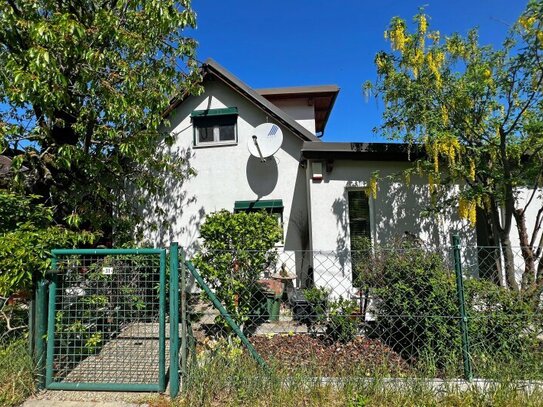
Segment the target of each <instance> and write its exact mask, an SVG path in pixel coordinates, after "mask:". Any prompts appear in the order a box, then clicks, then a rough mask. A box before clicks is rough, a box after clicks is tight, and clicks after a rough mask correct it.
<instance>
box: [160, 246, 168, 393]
mask: <svg viewBox="0 0 543 407" xmlns="http://www.w3.org/2000/svg"><path fill="white" fill-rule="evenodd" d="M159 284H160V285H159V290H160V296H159V298H158V301H159V303H158V352H159V353H158V387H159V389H160V391H164V390H165V389H166V330H165V328H166V292H165V291H166V249H161V250H160V281H159Z"/></svg>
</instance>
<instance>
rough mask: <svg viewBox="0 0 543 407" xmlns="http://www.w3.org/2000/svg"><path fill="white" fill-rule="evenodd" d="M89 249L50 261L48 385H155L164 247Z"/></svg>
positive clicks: (161, 352) (160, 362)
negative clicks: (53, 268) (52, 264)
mask: <svg viewBox="0 0 543 407" xmlns="http://www.w3.org/2000/svg"><path fill="white" fill-rule="evenodd" d="M94 252H95V253H96V254H92V251H90V252H89V253H87V252H85V250H79V251H78V250H74V251H66V253H65V254H64V255H57V256H56V257H55V259H54V260H55V263H56V267H55V269H56V270H54V274H53V275H52V281H51V284H50V287H49V290H50V291H49V292H50V297H49V302H50V303H49V321H48V326H49V328H48V329H49V332H48V349H47V357H48V360H47V369H48V372H47V376H48V387H49V388H52V387H54V385H55V384H59V386H60V387H59V388H69V387H70V384H77V385H78V386H80V385H81V383H85V384H90V385H91V387H92V385H95V386H97V385H98V384H101V385H104V386H105V387H104V388H103V389H106V387H107V386H110V387H111V386H113V387H115V386H130V385H139V386H141V385H144V386H145V385H147V386H155V385H159V383H160V382H163V381H164V380H163V377H164V363H165V361H164V359H165V345H166V343H165V315H164V309H165V289H166V287H165V252H164V251H161V250H153V249H149V250H148V251H147V252H145V249H144V250H143V251H141V250H139V251H138V250H132V251H130V250H126V251H122V250H121V251H118V252H117V253H116V252H115V250H110V251H107V250H105V251H103V252H102V253H100V250H96V251H94ZM161 252H162V253H161ZM113 387H111V389H114V388H113ZM118 388H119V389H127V390H129V388H128V387H126V388H125V387H118ZM96 389H97V390H98V389H99V388H98V387H96ZM134 389H136V388H134ZM149 389H151V387H149Z"/></svg>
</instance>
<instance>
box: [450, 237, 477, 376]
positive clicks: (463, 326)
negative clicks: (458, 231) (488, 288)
mask: <svg viewBox="0 0 543 407" xmlns="http://www.w3.org/2000/svg"><path fill="white" fill-rule="evenodd" d="M452 244H453V254H454V272H455V274H456V293H457V295H458V308H459V311H460V331H461V335H462V359H463V363H464V378H465V379H466V380H468V381H472V380H473V372H472V368H471V358H470V350H469V333H468V316H467V314H466V304H465V300H464V279H463V276H462V258H461V255H460V237H459V236H458V235H453V236H452Z"/></svg>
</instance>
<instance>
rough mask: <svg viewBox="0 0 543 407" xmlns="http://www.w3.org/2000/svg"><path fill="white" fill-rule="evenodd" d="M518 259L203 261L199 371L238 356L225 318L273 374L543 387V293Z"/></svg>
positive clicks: (282, 256) (196, 329)
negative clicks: (535, 382)
mask: <svg viewBox="0 0 543 407" xmlns="http://www.w3.org/2000/svg"><path fill="white" fill-rule="evenodd" d="M512 253H513V257H511V256H504V255H503V252H502V251H501V250H500V249H499V248H472V247H459V246H455V247H452V246H451V247H440V248H437V249H436V248H428V247H423V246H422V245H420V244H419V243H418V242H407V243H406V242H404V243H403V244H401V245H398V246H396V247H387V248H385V247H371V245H367V247H366V248H365V249H363V250H357V251H352V252H351V251H286V250H282V249H276V250H271V251H266V252H258V251H236V252H232V251H220V252H219V251H216V252H212V253H207V252H201V253H198V254H197V255H196V256H195V257H194V259H192V262H193V263H194V265H195V269H196V270H197V271H198V273H199V274H200V275H201V276H202V279H203V282H205V284H206V285H207V287H208V288H209V290H208V292H207V293H206V292H203V291H202V290H201V284H195V283H194V281H192V283H191V282H190V281H189V283H188V285H187V287H188V288H187V290H189V292H190V295H189V300H188V301H189V308H188V311H189V319H190V320H191V321H192V322H191V331H192V336H193V339H192V340H191V341H189V343H192V344H193V353H194V354H195V355H196V360H200V361H201V360H205V359H208V358H209V357H213V355H216V354H217V353H221V352H222V354H224V352H225V349H229V350H228V351H227V353H228V352H234V351H233V350H232V349H233V348H232V343H233V339H232V338H234V337H235V336H236V335H235V332H234V330H233V329H232V327H231V324H229V323H227V321H226V319H225V312H224V311H226V312H227V313H228V317H231V319H232V320H233V321H235V322H236V324H237V325H238V326H239V327H240V329H241V330H242V332H243V334H244V336H246V337H247V338H248V339H249V341H250V343H251V344H252V346H253V347H254V348H255V349H256V351H257V352H258V354H259V355H260V356H261V357H262V358H263V359H264V360H265V361H266V362H267V364H268V365H272V366H274V367H276V368H277V369H279V370H282V371H285V372H287V373H292V372H294V371H297V370H300V369H302V370H304V371H305V372H307V373H308V374H312V375H314V376H352V375H357V376H360V375H363V376H375V375H383V376H392V377H409V376H416V377H439V378H458V377H468V378H469V377H471V376H473V377H481V378H500V379H503V378H506V377H507V378H512V379H528V380H532V379H543V348H542V346H543V336H542V335H541V334H542V329H543V318H542V315H541V286H540V285H539V283H538V280H537V278H533V279H532V278H530V279H527V278H525V276H524V275H523V274H524V273H525V272H526V270H527V269H526V267H525V262H524V258H523V256H522V252H521V250H520V249H519V248H515V249H513V250H512ZM507 272H509V273H510V272H513V273H514V275H515V278H516V280H517V281H518V282H519V284H520V285H521V289H520V290H516V289H514V288H511V287H510V286H508V283H507V279H508V277H507V275H506V273H507ZM189 274H190V273H189ZM523 277H524V278H523ZM523 281H524V282H526V281H531V284H530V285H529V286H528V285H523V283H522V282H523ZM210 292H211V296H213V297H216V300H218V301H219V302H220V303H221V305H222V306H223V307H224V310H223V312H222V313H221V311H220V310H219V309H218V307H217V306H216V305H214V304H213V303H212V302H211V301H210V298H209V296H210V294H209V293H210Z"/></svg>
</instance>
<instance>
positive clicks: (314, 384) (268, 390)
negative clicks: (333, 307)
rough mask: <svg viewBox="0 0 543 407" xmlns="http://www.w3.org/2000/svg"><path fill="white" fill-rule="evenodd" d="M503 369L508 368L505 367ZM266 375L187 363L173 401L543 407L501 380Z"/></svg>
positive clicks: (540, 399)
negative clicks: (459, 382) (468, 382)
mask: <svg viewBox="0 0 543 407" xmlns="http://www.w3.org/2000/svg"><path fill="white" fill-rule="evenodd" d="M504 368H506V367H504ZM272 371H273V372H274V373H272V374H266V373H265V372H263V370H262V369H261V368H259V367H258V366H257V365H256V364H255V363H254V362H253V361H252V360H251V359H249V358H248V357H247V356H246V355H237V356H235V357H231V355H224V354H216V355H213V357H209V358H207V359H206V360H203V361H202V360H200V362H199V363H198V365H193V366H192V367H191V375H190V379H189V380H188V382H187V383H186V391H185V392H184V393H183V394H181V395H180V396H179V397H178V398H177V399H176V400H173V401H172V402H171V403H166V401H165V400H164V399H161V400H155V402H153V401H151V405H157V406H165V405H172V406H177V407H185V406H251V407H253V406H271V407H273V406H278V407H279V406H281V407H283V406H286V407H294V406H332V407H333V406H349V407H360V406H497V407H500V406H504V407H505V406H507V407H515V406H543V390H542V389H532V388H528V389H527V388H524V389H523V388H522V387H520V386H518V385H517V384H515V382H512V381H501V382H496V383H494V384H491V385H488V386H487V387H486V388H484V389H482V388H479V387H476V386H472V387H470V388H468V389H462V388H460V387H458V386H456V385H454V384H453V383H451V384H445V385H443V386H441V387H436V386H432V385H431V384H430V382H424V381H421V380H416V379H405V381H401V382H394V383H391V382H390V381H387V379H385V378H379V377H377V378H375V377H373V378H372V379H371V380H368V378H367V377H360V376H359V377H344V378H342V379H341V381H328V382H326V381H321V380H320V378H318V377H317V376H318V372H312V371H311V369H309V368H308V369H300V370H297V371H295V372H292V371H289V372H288V373H287V372H285V371H282V370H281V369H280V368H272Z"/></svg>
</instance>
